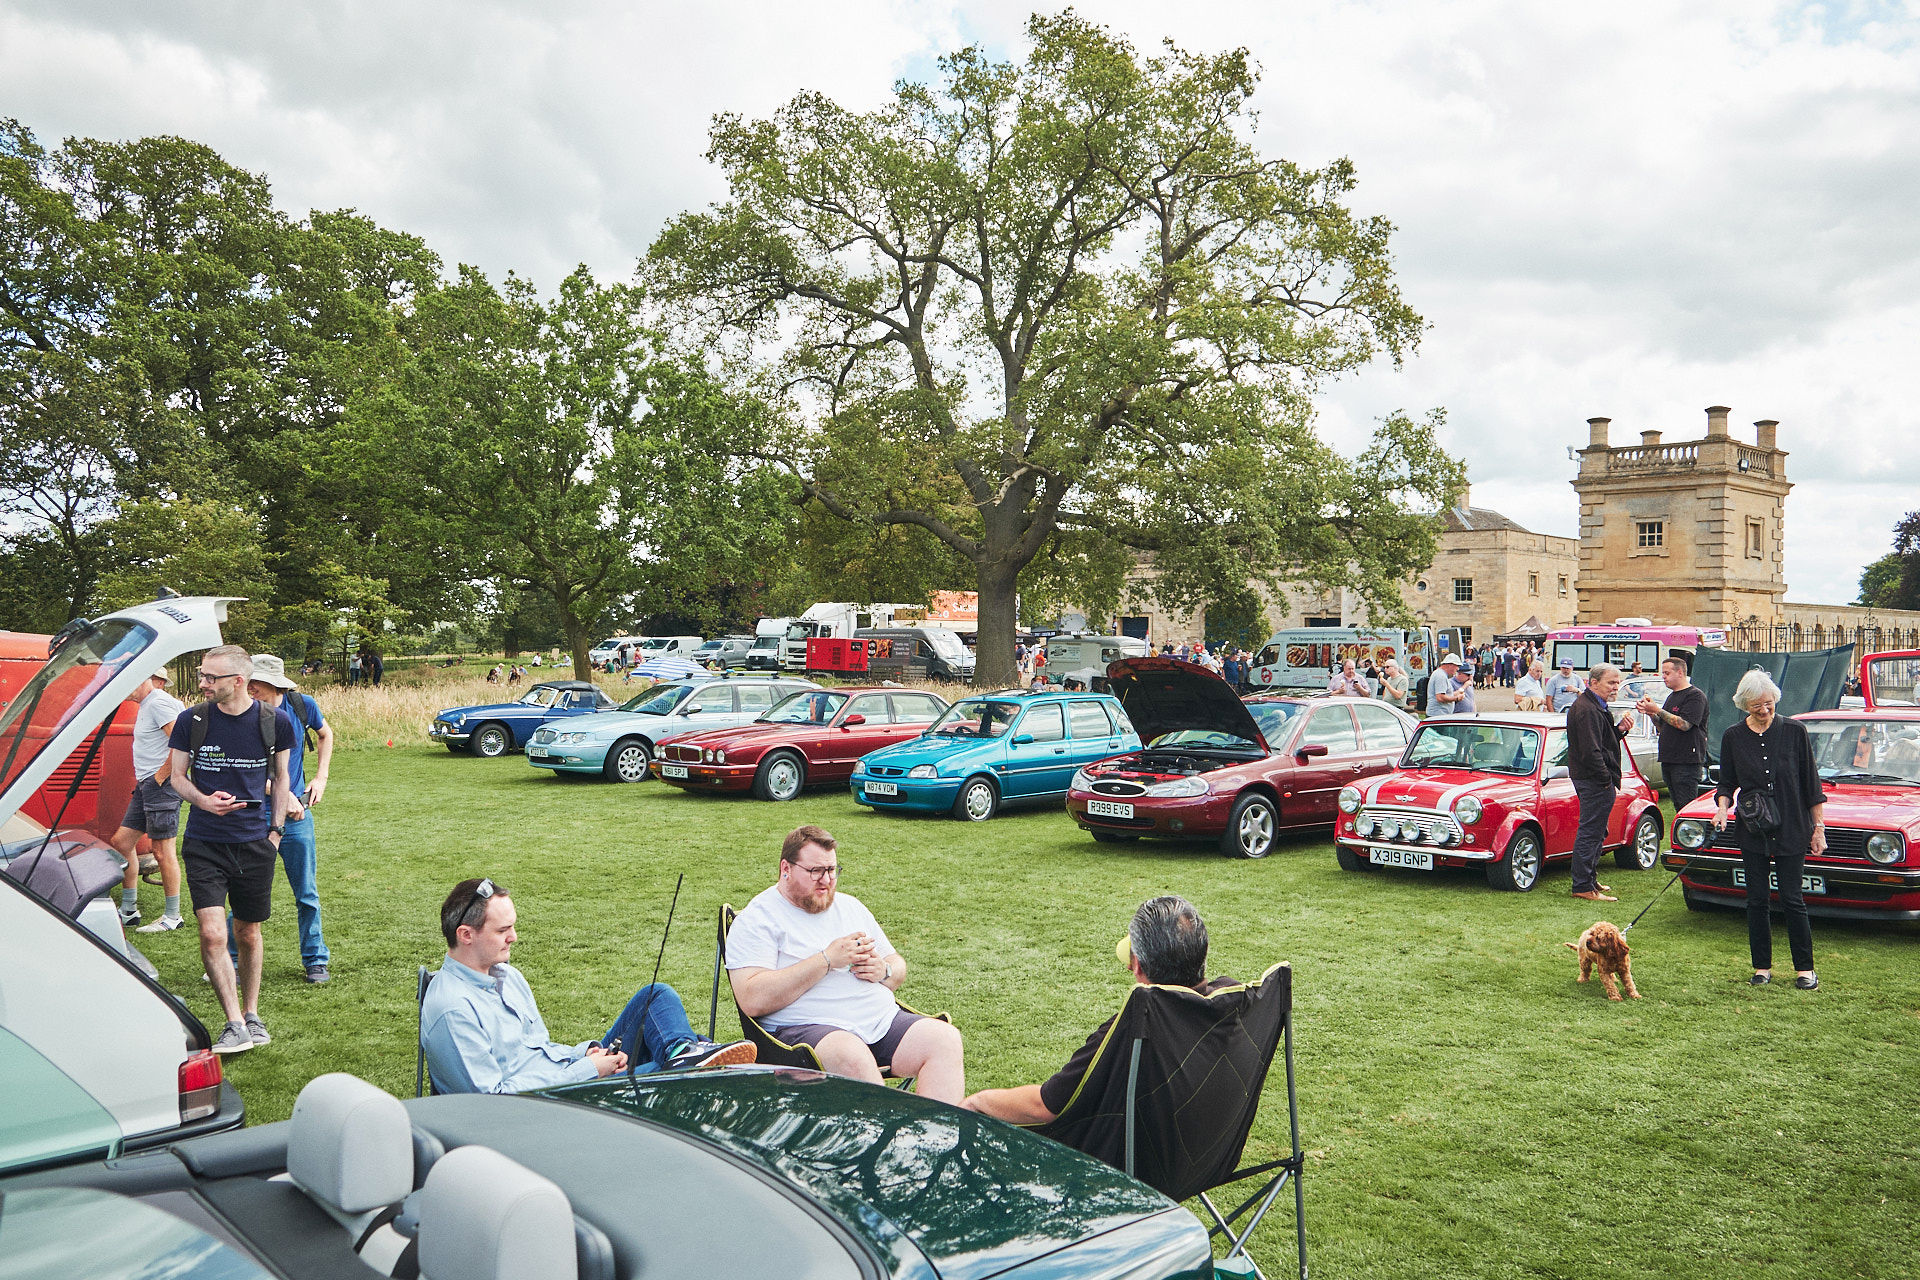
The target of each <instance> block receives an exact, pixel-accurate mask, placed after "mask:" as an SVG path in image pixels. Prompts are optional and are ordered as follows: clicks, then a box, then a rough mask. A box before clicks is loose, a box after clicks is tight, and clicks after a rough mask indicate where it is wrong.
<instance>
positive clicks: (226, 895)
mask: <svg viewBox="0 0 1920 1280" xmlns="http://www.w3.org/2000/svg"><path fill="white" fill-rule="evenodd" d="M279 856H280V855H279V854H278V853H277V852H275V850H274V847H273V842H272V841H271V840H246V841H242V842H240V843H237V844H225V843H220V842H217V841H212V840H195V839H194V838H193V837H192V836H188V837H187V838H186V839H185V840H183V841H182V842H181V844H180V865H181V866H182V867H183V868H185V870H186V873H187V892H188V893H190V894H192V895H193V909H194V910H195V911H205V910H207V909H208V908H209V907H221V906H224V905H227V904H229V903H230V904H231V905H232V907H233V918H234V919H236V920H241V921H245V922H246V923H248V924H259V923H260V922H261V921H263V920H265V919H266V918H267V917H269V916H271V915H272V914H273V864H274V862H275V861H276V860H277V859H278V858H279Z"/></svg>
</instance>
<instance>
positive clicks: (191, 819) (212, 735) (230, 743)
mask: <svg viewBox="0 0 1920 1280" xmlns="http://www.w3.org/2000/svg"><path fill="white" fill-rule="evenodd" d="M252 674H253V659H252V658H251V657H250V656H249V655H248V653H247V651H246V650H245V649H242V648H241V647H240V646H239V645H237V644H223V645H220V646H219V647H218V648H214V649H209V650H207V651H206V653H205V654H204V655H202V657H201V659H200V689H201V692H202V693H203V694H204V695H205V696H206V698H207V701H205V702H203V703H201V704H200V705H199V706H196V707H189V708H187V710H185V711H184V712H182V713H181V714H180V718H179V719H178V720H175V721H174V723H173V735H172V737H171V738H169V739H168V742H167V746H168V749H169V752H170V754H171V758H172V761H173V787H174V790H175V791H178V792H179V793H180V798H181V799H183V800H185V801H186V802H187V803H188V804H190V805H192V806H193V811H192V812H191V813H190V814H188V816H187V835H186V839H185V840H184V841H182V842H181V847H180V864H181V867H182V868H183V869H184V870H185V871H186V874H187V891H188V892H189V893H190V894H191V895H192V896H193V915H194V919H195V920H196V921H198V922H199V925H200V959H201V962H202V963H204V964H205V965H206V968H207V980H208V981H209V982H211V983H212V984H213V990H214V994H215V995H216V996H218V997H219V998H220V1008H221V1010H222V1011H223V1012H224V1013H225V1014H226V1016H227V1025H226V1029H225V1030H223V1031H222V1032H221V1033H220V1035H219V1037H218V1038H217V1039H216V1040H215V1041H214V1042H213V1051H214V1052H215V1053H240V1052H242V1051H244V1050H247V1049H251V1048H253V1046H255V1045H257V1044H267V1043H270V1042H271V1041H272V1039H273V1037H272V1036H270V1035H268V1034H267V1028H266V1024H265V1023H263V1022H261V1020H260V962H261V958H262V954H261V933H260V925H261V924H262V923H263V922H264V921H265V920H266V919H267V917H268V916H269V915H271V914H272V908H273V863H274V858H275V855H276V854H277V852H278V850H279V847H280V838H281V836H282V835H284V834H285V832H286V822H287V804H288V801H289V800H290V798H291V797H292V794H293V788H292V780H291V778H290V777H289V775H288V772H287V755H288V753H289V751H290V750H291V749H292V747H293V740H294V739H293V735H294V727H293V721H292V720H291V719H289V718H288V717H287V713H286V710H285V708H279V709H275V708H272V707H268V708H266V709H265V712H264V714H265V715H266V716H268V717H270V718H271V723H272V725H273V734H272V739H273V741H272V745H271V749H269V745H268V741H267V738H268V735H267V733H266V732H265V728H264V726H263V725H262V723H261V719H262V714H263V713H262V708H261V706H260V705H259V704H258V703H256V702H255V701H254V700H253V698H252V696H251V695H250V694H248V692H247V678H248V677H249V676H251V675H252ZM196 721H199V722H200V724H199V727H198V729H196ZM196 738H198V739H199V741H198V742H197V743H196V741H195V739H196ZM229 900H231V902H232V904H233V919H234V927H233V936H234V940H235V942H236V944H237V950H238V954H239V958H240V964H239V972H238V974H237V975H236V973H235V970H234V964H233V961H231V960H229V959H228V958H227V913H226V907H227V903H228V901H229Z"/></svg>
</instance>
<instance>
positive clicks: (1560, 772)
mask: <svg viewBox="0 0 1920 1280" xmlns="http://www.w3.org/2000/svg"><path fill="white" fill-rule="evenodd" d="M1572 776H1573V770H1572V769H1570V768H1568V767H1567V766H1566V765H1564V764H1557V765H1555V766H1553V768H1551V769H1549V770H1547V781H1548V782H1552V781H1553V780H1554V779H1555V778H1571V777H1572Z"/></svg>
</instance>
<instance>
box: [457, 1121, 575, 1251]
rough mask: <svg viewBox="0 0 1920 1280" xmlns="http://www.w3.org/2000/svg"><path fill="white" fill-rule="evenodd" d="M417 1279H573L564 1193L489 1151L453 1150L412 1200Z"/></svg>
mask: <svg viewBox="0 0 1920 1280" xmlns="http://www.w3.org/2000/svg"><path fill="white" fill-rule="evenodd" d="M420 1275H421V1278H422V1280H578V1276H579V1270H578V1263H577V1260H576V1256H575V1244H574V1233H573V1206H572V1205H571V1204H569V1203H568V1201H567V1196H566V1193H565V1192H564V1191H562V1190H560V1188H559V1187H556V1186H555V1185H554V1184H553V1183H551V1182H549V1181H547V1180H546V1179H545V1178H543V1177H541V1176H540V1175H539V1174H537V1173H535V1172H533V1171H532V1170H531V1169H528V1168H526V1167H525V1166H524V1165H520V1164H516V1163H515V1162H514V1161H512V1160H509V1159H507V1157H505V1156H503V1155H501V1154H500V1153H499V1152H498V1151H495V1150H493V1149H492V1148H491V1147H477V1146H465V1147H455V1148H454V1149H453V1150H452V1151H449V1152H447V1154H446V1155H444V1156H441V1157H440V1158H439V1159H438V1160H436V1161H434V1165H433V1169H432V1170H431V1171H430V1172H429V1173H428V1174H427V1185H426V1187H425V1189H423V1190H422V1191H421V1193H420Z"/></svg>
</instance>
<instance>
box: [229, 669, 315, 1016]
mask: <svg viewBox="0 0 1920 1280" xmlns="http://www.w3.org/2000/svg"><path fill="white" fill-rule="evenodd" d="M247 692H248V693H250V694H252V695H253V699H254V701H255V702H259V703H263V704H265V705H266V706H269V707H278V708H280V709H281V710H283V711H285V712H286V713H287V714H288V717H289V718H290V719H291V720H292V721H293V732H294V737H293V741H292V742H291V743H290V744H289V745H290V746H291V748H292V750H290V751H288V752H287V777H288V778H289V779H290V780H291V784H292V785H291V787H290V789H289V790H288V792H287V795H288V800H287V823H286V833H285V834H284V835H282V836H281V837H280V865H282V866H283V867H285V868H286V869H287V887H288V888H289V889H292V890H293V905H294V913H295V915H296V916H297V917H298V920H299V924H300V967H301V969H302V971H303V972H304V973H305V974H306V978H307V981H308V982H313V983H322V982H326V981H328V980H329V979H330V978H331V976H332V975H331V974H330V973H329V972H328V969H327V966H328V965H329V964H330V963H332V960H333V955H332V953H331V952H329V951H328V950H327V940H326V938H325V936H323V935H322V933H321V931H320V885H319V880H318V867H319V858H318V855H317V854H316V852H315V850H314V844H313V806H314V805H316V804H319V803H320V797H321V796H323V795H325V794H326V792H327V771H328V770H329V769H330V768H331V767H332V764H333V726H332V725H330V724H328V723H327V721H326V717H325V716H322V715H321V714H320V704H319V703H317V702H315V701H314V700H313V699H312V698H311V697H310V696H308V695H307V694H304V693H301V692H300V690H299V688H298V687H297V686H295V684H294V683H293V681H291V680H289V679H287V664H286V663H285V662H283V661H281V660H280V659H279V658H276V657H275V656H274V655H272V654H270V653H256V654H254V655H253V676H252V678H250V679H249V680H248V681H247ZM309 729H311V730H313V741H314V762H313V778H312V780H311V781H309V780H308V778H307V769H306V764H307V750H306V747H307V731H308V730H309ZM234 945H235V944H234V942H233V941H232V939H229V940H228V942H227V954H228V955H229V956H230V957H233V959H234V962H235V963H236V964H238V963H239V957H238V956H237V955H236V954H235V952H234Z"/></svg>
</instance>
